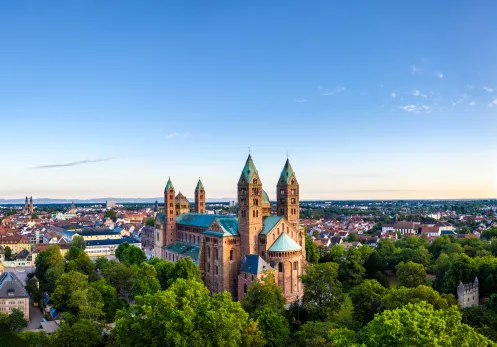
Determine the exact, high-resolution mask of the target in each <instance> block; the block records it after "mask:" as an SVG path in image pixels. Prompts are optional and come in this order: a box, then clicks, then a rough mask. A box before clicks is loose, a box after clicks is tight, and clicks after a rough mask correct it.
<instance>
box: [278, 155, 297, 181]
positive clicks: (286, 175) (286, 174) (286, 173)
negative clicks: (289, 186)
mask: <svg viewBox="0 0 497 347" xmlns="http://www.w3.org/2000/svg"><path fill="white" fill-rule="evenodd" d="M293 175H295V172H293V169H292V165H290V160H288V159H287V160H286V163H285V166H284V167H283V170H282V171H281V177H283V179H284V180H285V182H286V183H288V182H290V178H291V177H292V176H293Z"/></svg>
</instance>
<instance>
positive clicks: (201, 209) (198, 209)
mask: <svg viewBox="0 0 497 347" xmlns="http://www.w3.org/2000/svg"><path fill="white" fill-rule="evenodd" d="M195 213H205V189H204V185H203V184H202V181H201V180H200V178H199V179H198V182H197V187H196V188H195Z"/></svg>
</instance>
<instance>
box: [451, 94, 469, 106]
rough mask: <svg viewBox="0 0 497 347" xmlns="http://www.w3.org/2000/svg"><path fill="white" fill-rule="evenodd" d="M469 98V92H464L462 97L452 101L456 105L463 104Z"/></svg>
mask: <svg viewBox="0 0 497 347" xmlns="http://www.w3.org/2000/svg"><path fill="white" fill-rule="evenodd" d="M467 99H468V94H463V95H461V97H460V98H459V99H457V100H456V101H454V102H452V106H456V105H459V104H462V103H463V102H464V101H466V100H467Z"/></svg>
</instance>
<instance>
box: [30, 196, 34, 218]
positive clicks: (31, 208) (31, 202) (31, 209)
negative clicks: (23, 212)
mask: <svg viewBox="0 0 497 347" xmlns="http://www.w3.org/2000/svg"><path fill="white" fill-rule="evenodd" d="M34 210H35V209H34V205H33V197H30V198H29V213H30V214H32V213H33V212H34Z"/></svg>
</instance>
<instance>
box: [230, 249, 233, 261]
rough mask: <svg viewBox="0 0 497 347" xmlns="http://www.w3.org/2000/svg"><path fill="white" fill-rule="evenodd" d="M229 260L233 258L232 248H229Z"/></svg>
mask: <svg viewBox="0 0 497 347" xmlns="http://www.w3.org/2000/svg"><path fill="white" fill-rule="evenodd" d="M230 260H233V250H230Z"/></svg>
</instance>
